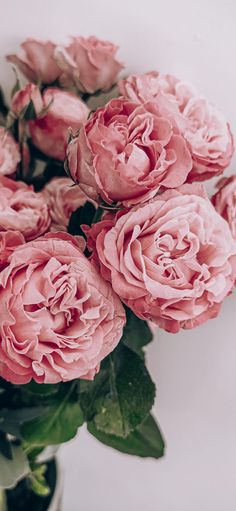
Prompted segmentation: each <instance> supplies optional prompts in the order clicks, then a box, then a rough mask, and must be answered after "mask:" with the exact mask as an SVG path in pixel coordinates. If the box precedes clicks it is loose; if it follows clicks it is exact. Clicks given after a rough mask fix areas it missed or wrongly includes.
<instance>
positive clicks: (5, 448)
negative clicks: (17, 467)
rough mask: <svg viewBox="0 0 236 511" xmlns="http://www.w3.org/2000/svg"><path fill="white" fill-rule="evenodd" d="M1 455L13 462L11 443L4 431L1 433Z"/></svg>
mask: <svg viewBox="0 0 236 511" xmlns="http://www.w3.org/2000/svg"><path fill="white" fill-rule="evenodd" d="M0 453H1V454H2V455H3V456H4V457H5V458H7V459H8V460H12V449H11V442H9V440H8V438H7V436H6V434H5V433H3V432H2V431H0Z"/></svg>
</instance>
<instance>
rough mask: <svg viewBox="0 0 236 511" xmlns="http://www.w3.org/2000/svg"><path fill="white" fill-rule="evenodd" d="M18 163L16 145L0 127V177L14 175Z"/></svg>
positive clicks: (18, 155) (18, 154) (18, 152)
mask: <svg viewBox="0 0 236 511" xmlns="http://www.w3.org/2000/svg"><path fill="white" fill-rule="evenodd" d="M19 162H20V151H19V147H18V144H17V143H16V142H15V140H14V138H13V137H12V136H11V135H10V133H8V132H7V131H6V130H5V128H3V127H1V126H0V176H1V175H2V176H6V175H8V176H9V175H11V174H14V172H15V171H16V167H17V165H18V163H19Z"/></svg>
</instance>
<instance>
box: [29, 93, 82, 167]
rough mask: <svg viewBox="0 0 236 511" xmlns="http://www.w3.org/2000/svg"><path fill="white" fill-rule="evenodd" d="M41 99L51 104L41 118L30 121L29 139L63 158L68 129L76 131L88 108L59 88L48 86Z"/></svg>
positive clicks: (43, 149) (56, 157)
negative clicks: (49, 87)
mask: <svg viewBox="0 0 236 511" xmlns="http://www.w3.org/2000/svg"><path fill="white" fill-rule="evenodd" d="M43 100H44V104H45V105H48V104H50V106H49V108H48V110H47V112H46V114H45V115H44V116H43V117H40V118H39V119H36V120H33V121H30V122H29V130H30V135H31V138H32V142H33V144H34V145H35V146H36V147H37V148H38V149H40V151H42V152H43V153H44V154H46V155H47V156H50V157H51V158H55V159H56V160H60V161H63V160H64V159H65V155H66V147H67V143H68V138H69V128H71V129H72V130H73V131H74V132H76V131H77V130H78V129H79V128H80V127H81V126H82V124H83V123H84V122H85V121H86V120H87V117H88V114H89V109H88V107H87V106H86V104H85V103H84V102H83V101H82V100H81V99H79V98H78V97H77V96H76V95H75V94H72V93H70V92H65V91H61V90H60V89H47V90H46V91H45V92H44V94H43Z"/></svg>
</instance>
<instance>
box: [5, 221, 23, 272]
mask: <svg viewBox="0 0 236 511" xmlns="http://www.w3.org/2000/svg"><path fill="white" fill-rule="evenodd" d="M23 243H25V238H24V236H23V235H22V234H21V233H20V232H18V231H0V271H1V270H2V269H3V268H5V266H7V261H8V257H9V256H10V255H11V253H12V252H13V251H14V250H15V248H16V247H18V246H19V245H22V244H23Z"/></svg>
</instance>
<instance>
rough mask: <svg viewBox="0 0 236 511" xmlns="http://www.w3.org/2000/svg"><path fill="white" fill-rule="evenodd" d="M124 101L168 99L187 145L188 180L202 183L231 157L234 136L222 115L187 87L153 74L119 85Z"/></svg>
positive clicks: (167, 77) (224, 166) (216, 173)
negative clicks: (189, 157) (188, 156)
mask: <svg viewBox="0 0 236 511" xmlns="http://www.w3.org/2000/svg"><path fill="white" fill-rule="evenodd" d="M119 87H120V92H121V94H123V95H124V96H125V97H126V98H129V99H131V100H132V101H136V102H138V103H143V102H146V101H156V102H157V103H159V101H161V100H162V97H163V96H165V97H166V98H167V99H168V100H169V106H170V110H171V115H172V116H173V117H174V119H175V121H176V122H177V124H178V126H179V128H180V130H181V133H182V135H183V136H184V138H185V140H186V141H187V143H188V146H189V148H190V151H191V154H192V158H193V168H192V171H191V172H190V174H189V176H188V179H187V181H191V182H192V181H202V180H205V179H208V178H210V177H214V176H215V175H218V174H220V173H222V172H223V171H224V169H225V168H226V167H227V166H228V165H229V164H230V161H231V158H232V155H233V149H234V148H233V137H232V133H231V131H230V127H229V124H228V123H227V122H226V120H225V118H224V116H223V114H222V113H221V112H220V111H219V110H217V108H215V107H214V106H213V105H211V104H210V103H209V102H208V101H207V100H206V99H205V98H204V97H201V96H199V95H198V94H197V92H196V91H195V89H194V88H193V87H191V86H189V85H188V84H186V83H184V82H182V81H180V80H177V78H175V77H173V76H171V75H162V74H160V73H157V72H155V71H152V72H150V73H146V74H143V75H133V76H132V75H131V76H129V77H128V78H127V79H126V80H121V81H120V82H119Z"/></svg>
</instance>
